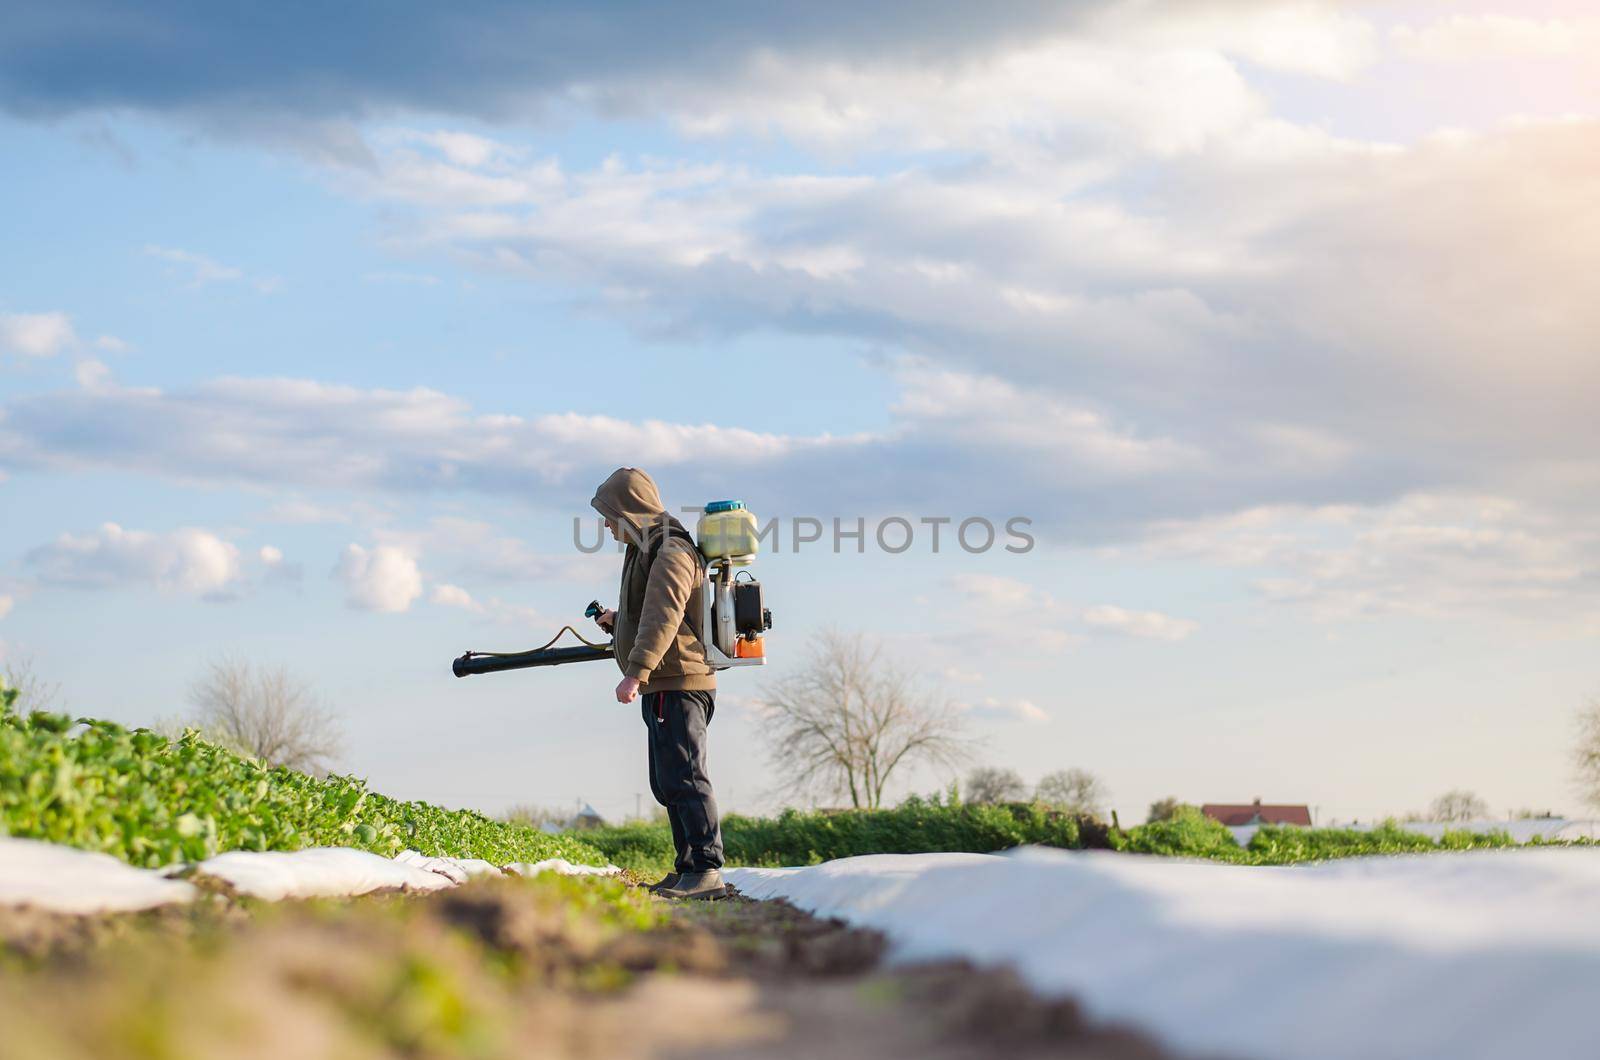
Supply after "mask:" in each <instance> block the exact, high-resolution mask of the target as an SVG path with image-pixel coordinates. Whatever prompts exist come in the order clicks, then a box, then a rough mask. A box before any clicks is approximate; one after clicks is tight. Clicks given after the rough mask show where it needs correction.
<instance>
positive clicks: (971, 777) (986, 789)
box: [966, 766, 1028, 805]
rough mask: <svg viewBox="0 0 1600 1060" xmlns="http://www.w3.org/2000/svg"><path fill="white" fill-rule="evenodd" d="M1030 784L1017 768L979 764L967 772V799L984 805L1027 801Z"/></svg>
mask: <svg viewBox="0 0 1600 1060" xmlns="http://www.w3.org/2000/svg"><path fill="white" fill-rule="evenodd" d="M1027 798H1028V785H1027V784H1026V783H1025V782H1024V781H1023V779H1022V775H1021V774H1020V773H1018V772H1017V771H1016V770H1015V769H1001V768H1000V767H998V766H979V767H978V768H977V769H974V770H973V771H972V772H970V773H968V774H967V793H966V800H967V801H968V802H975V803H980V804H984V805H993V804H995V803H997V802H1025V801H1027Z"/></svg>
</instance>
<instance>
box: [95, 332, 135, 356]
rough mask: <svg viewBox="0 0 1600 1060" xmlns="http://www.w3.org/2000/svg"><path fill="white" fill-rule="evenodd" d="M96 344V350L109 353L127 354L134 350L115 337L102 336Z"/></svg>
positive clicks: (96, 340)
mask: <svg viewBox="0 0 1600 1060" xmlns="http://www.w3.org/2000/svg"><path fill="white" fill-rule="evenodd" d="M94 344H95V348H96V349H101V350H104V351H105V352H107V353H127V352H128V351H129V350H130V349H132V348H133V347H131V346H129V345H128V344H127V343H126V342H124V341H123V340H122V339H119V338H117V337H116V336H115V335H101V336H100V337H99V338H97V339H95V340H94Z"/></svg>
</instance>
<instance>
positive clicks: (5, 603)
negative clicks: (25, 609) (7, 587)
mask: <svg viewBox="0 0 1600 1060" xmlns="http://www.w3.org/2000/svg"><path fill="white" fill-rule="evenodd" d="M16 603H17V599H16V597H14V596H12V595H10V594H9V593H6V594H0V618H5V617H6V616H7V615H9V614H10V613H11V609H12V608H13V607H15V606H16Z"/></svg>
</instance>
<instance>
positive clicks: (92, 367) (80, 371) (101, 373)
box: [72, 357, 111, 390]
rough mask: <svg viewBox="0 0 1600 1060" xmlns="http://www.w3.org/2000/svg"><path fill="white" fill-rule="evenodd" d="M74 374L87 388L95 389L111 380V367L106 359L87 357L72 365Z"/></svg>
mask: <svg viewBox="0 0 1600 1060" xmlns="http://www.w3.org/2000/svg"><path fill="white" fill-rule="evenodd" d="M72 376H73V378H74V379H76V380H77V381H78V385H79V386H81V387H83V388H84V389H85V390H95V389H98V388H100V387H103V386H105V385H107V384H108V383H110V382H111V369H110V368H109V367H108V366H107V365H106V363H105V362H104V361H99V360H96V359H95V358H93V357H85V358H83V359H82V360H80V361H79V362H78V363H77V364H75V365H73V366H72Z"/></svg>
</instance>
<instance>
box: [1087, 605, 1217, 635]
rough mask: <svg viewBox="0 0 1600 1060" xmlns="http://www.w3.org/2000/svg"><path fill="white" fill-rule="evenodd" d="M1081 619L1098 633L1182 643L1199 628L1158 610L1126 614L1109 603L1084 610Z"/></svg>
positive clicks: (1120, 608) (1194, 623)
mask: <svg viewBox="0 0 1600 1060" xmlns="http://www.w3.org/2000/svg"><path fill="white" fill-rule="evenodd" d="M1082 618H1083V623H1084V624H1085V625H1086V626H1088V627H1089V628H1091V629H1093V630H1096V631H1099V632H1104V633H1119V634H1124V635H1126V636H1130V637H1144V638H1148V639H1151V640H1183V639H1185V638H1186V637H1188V636H1189V634H1191V633H1193V632H1194V631H1195V630H1196V629H1198V628H1199V624H1198V623H1196V622H1191V621H1189V620H1188V619H1183V618H1173V617H1172V616H1171V615H1164V614H1162V613H1161V612H1159V611H1129V610H1128V609H1126V608H1122V607H1115V606H1112V605H1110V604H1100V605H1098V606H1095V607H1090V608H1087V609H1086V610H1085V611H1084V612H1083V616H1082Z"/></svg>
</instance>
